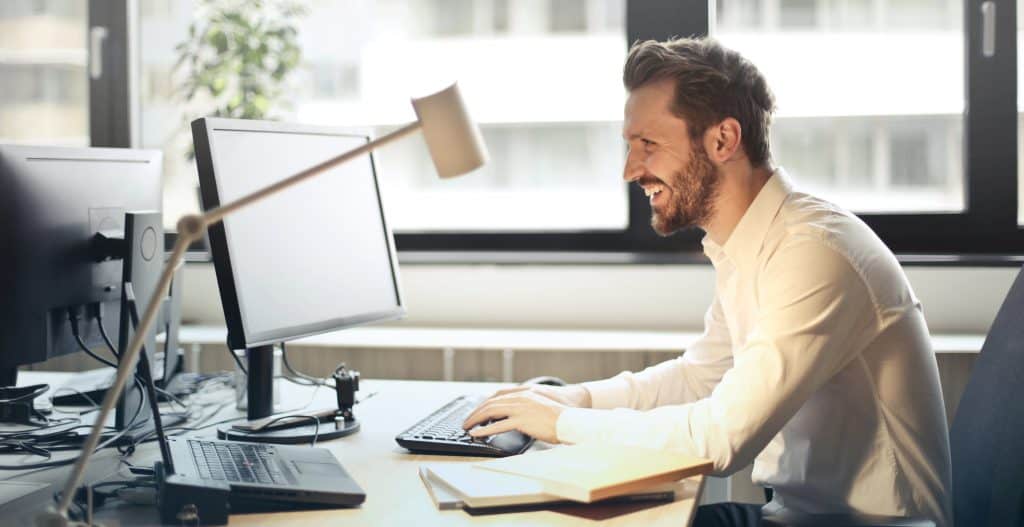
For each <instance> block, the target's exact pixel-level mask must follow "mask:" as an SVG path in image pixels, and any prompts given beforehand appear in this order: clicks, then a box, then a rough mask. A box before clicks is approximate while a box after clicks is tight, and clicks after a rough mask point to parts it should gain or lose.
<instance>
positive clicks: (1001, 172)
mask: <svg viewBox="0 0 1024 527" xmlns="http://www.w3.org/2000/svg"><path fill="white" fill-rule="evenodd" d="M992 3H993V4H994V5H995V6H996V14H995V20H996V34H995V44H996V46H995V54H994V55H993V56H991V57H986V56H984V55H983V51H982V38H983V35H982V8H981V6H982V4H983V1H982V0H969V1H967V2H965V7H964V9H965V11H966V12H965V13H964V15H965V16H964V20H965V23H966V24H967V28H966V46H965V52H966V56H965V59H966V69H967V71H966V81H965V82H966V84H965V87H966V98H967V101H966V103H967V112H966V115H965V120H964V141H965V146H966V148H965V149H964V152H965V154H966V155H965V169H966V174H967V189H966V190H967V210H968V215H969V216H970V222H969V224H970V225H971V226H972V227H973V228H974V229H977V232H979V233H980V232H984V231H985V230H986V229H988V231H989V233H995V232H998V233H1003V234H1009V233H1014V232H1016V231H1017V206H1018V205H1017V159H1016V156H1017V43H1016V31H1017V14H1016V8H1017V7H1016V0H994V1H993V2H992ZM974 229H972V230H974ZM997 249H998V248H997V247H993V248H992V250H997ZM1010 249H1011V248H1010V247H1007V248H1005V249H1004V250H1010ZM1019 250H1020V249H1019V248H1018V249H1017V251H1019Z"/></svg>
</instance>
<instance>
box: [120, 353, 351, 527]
mask: <svg viewBox="0 0 1024 527" xmlns="http://www.w3.org/2000/svg"><path fill="white" fill-rule="evenodd" d="M147 362H148V361H146V360H140V361H139V366H138V367H139V368H140V370H142V369H146V368H147V366H148V364H147ZM147 373H148V372H147ZM142 378H143V380H144V382H146V383H147V384H149V385H150V386H149V387H147V388H149V393H151V394H153V393H154V392H155V391H154V390H152V377H150V376H149V375H148V374H145V373H144V374H143V375H142ZM154 414H155V415H154V424H155V428H156V436H157V441H158V443H159V445H160V457H161V458H162V460H163V472H164V473H165V474H167V475H171V474H175V475H181V476H184V477H188V478H189V479H193V478H195V479H199V480H202V481H206V482H211V483H213V482H217V483H220V484H224V483H226V484H227V485H228V486H229V487H230V489H231V490H230V492H229V494H228V502H229V503H230V504H231V512H232V513H237V512H254V511H266V510H278V509H289V510H292V509H297V508H335V507H351V506H356V505H359V504H361V503H362V502H363V501H365V500H366V493H365V492H363V489H362V488H360V487H359V484H358V483H356V481H355V480H354V479H352V476H350V475H349V474H348V472H346V471H345V468H344V467H342V466H341V463H339V462H338V460H337V459H335V457H334V455H333V454H331V452H330V451H329V450H326V449H323V448H315V447H305V446H294V445H275V444H263V443H247V442H241V441H226V440H220V439H206V438H193V437H172V438H169V437H167V436H166V434H164V433H163V422H162V420H161V418H160V415H159V412H154Z"/></svg>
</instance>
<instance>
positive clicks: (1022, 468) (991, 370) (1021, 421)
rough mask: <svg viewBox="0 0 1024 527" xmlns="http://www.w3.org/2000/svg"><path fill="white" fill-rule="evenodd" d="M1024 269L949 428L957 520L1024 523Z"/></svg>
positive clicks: (812, 518)
mask: <svg viewBox="0 0 1024 527" xmlns="http://www.w3.org/2000/svg"><path fill="white" fill-rule="evenodd" d="M1022 387H1024V269H1022V270H1021V272H1020V273H1018V274H1017V278H1016V279H1015V280H1014V282H1013V285H1012V286H1011V287H1010V292H1009V293H1008V294H1007V295H1006V299H1005V300H1003V305H1002V307H1000V308H999V313H998V314H997V315H996V319H995V321H994V322H993V323H992V327H991V328H990V329H989V332H988V336H987V337H986V338H985V344H984V345H983V346H982V348H981V354H979V355H978V359H977V360H976V361H975V363H974V368H973V371H972V372H971V377H970V379H969V380H968V382H967V388H966V389H965V390H964V394H963V397H962V398H961V399H960V405H959V406H958V407H957V411H956V416H955V417H954V418H953V425H952V426H951V427H950V429H949V440H950V454H951V456H952V466H953V489H952V493H953V496H952V497H953V521H954V525H957V526H968V525H969V526H972V527H973V526H979V527H981V526H1003V525H1024V403H1022V402H1021V401H1024V397H1022V395H1021V393H1020V390H1021V388H1022ZM764 524H765V525H767V526H772V527H780V526H789V527H803V526H805V525H835V526H840V525H843V526H850V527H854V526H856V527H868V526H877V527H884V526H915V527H916V526H925V525H934V524H933V523H932V522H931V521H928V520H922V519H914V518H889V517H872V516H859V515H787V516H786V517H784V518H783V517H766V518H765V520H764Z"/></svg>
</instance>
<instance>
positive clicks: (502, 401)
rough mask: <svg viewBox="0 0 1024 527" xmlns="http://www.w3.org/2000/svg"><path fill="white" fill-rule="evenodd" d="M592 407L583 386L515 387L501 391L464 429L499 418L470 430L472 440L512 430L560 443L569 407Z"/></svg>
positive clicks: (472, 416) (485, 403)
mask: <svg viewBox="0 0 1024 527" xmlns="http://www.w3.org/2000/svg"><path fill="white" fill-rule="evenodd" d="M572 406H576V407H589V406H590V392H588V391H587V390H586V388H583V387H582V386H546V385H530V386H516V387H514V388H506V389H503V390H499V391H498V392H497V393H495V394H494V395H493V396H492V397H491V398H490V399H487V400H486V401H484V402H483V403H482V404H481V405H480V406H478V407H477V408H476V410H473V413H471V414H470V415H469V417H467V418H466V421H465V423H463V425H462V427H463V428H464V429H466V430H470V429H471V428H473V427H474V426H476V425H478V424H481V423H484V422H487V421H491V420H496V419H501V420H500V421H496V422H493V423H491V424H489V425H487V426H482V427H480V428H478V429H475V430H470V432H469V434H470V435H472V436H473V437H483V436H489V435H494V434H500V433H502V432H507V431H509V430H519V431H520V432H522V433H524V434H526V435H529V436H532V437H535V438H537V439H539V440H541V441H545V442H548V443H557V442H558V428H557V424H558V416H560V415H562V411H563V410H565V409H566V408H567V407H572Z"/></svg>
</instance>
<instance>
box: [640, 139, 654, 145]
mask: <svg viewBox="0 0 1024 527" xmlns="http://www.w3.org/2000/svg"><path fill="white" fill-rule="evenodd" d="M640 141H642V142H643V144H644V146H651V145H653V144H654V141H651V140H650V139H641V140H640Z"/></svg>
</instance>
